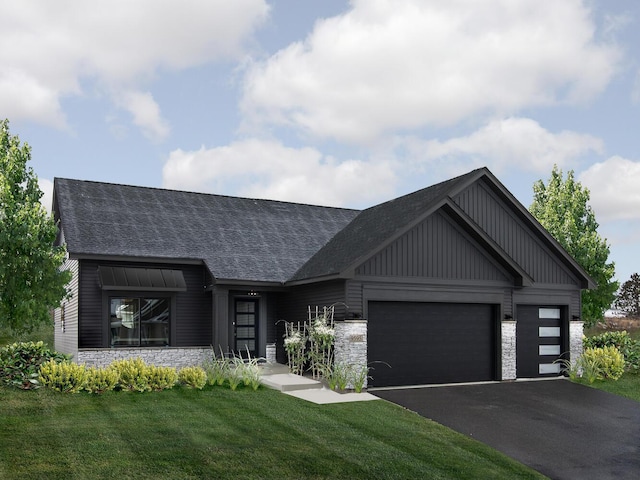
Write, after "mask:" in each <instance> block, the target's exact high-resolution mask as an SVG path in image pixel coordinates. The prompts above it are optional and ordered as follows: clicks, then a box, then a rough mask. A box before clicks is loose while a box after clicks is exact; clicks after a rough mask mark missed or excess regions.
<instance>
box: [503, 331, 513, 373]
mask: <svg viewBox="0 0 640 480" xmlns="http://www.w3.org/2000/svg"><path fill="white" fill-rule="evenodd" d="M515 379H516V321H515V320H503V321H502V380H515Z"/></svg>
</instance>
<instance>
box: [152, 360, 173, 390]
mask: <svg viewBox="0 0 640 480" xmlns="http://www.w3.org/2000/svg"><path fill="white" fill-rule="evenodd" d="M146 373H147V377H148V380H149V387H150V388H151V390H154V391H156V392H159V391H160V390H167V389H169V388H173V386H174V385H175V384H176V381H177V380H178V372H177V371H176V369H175V368H173V367H158V366H156V365H149V366H148V367H147V372H146Z"/></svg>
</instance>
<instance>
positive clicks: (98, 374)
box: [84, 367, 120, 393]
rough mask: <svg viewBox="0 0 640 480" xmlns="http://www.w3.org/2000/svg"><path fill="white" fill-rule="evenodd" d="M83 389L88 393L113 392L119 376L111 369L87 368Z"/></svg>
mask: <svg viewBox="0 0 640 480" xmlns="http://www.w3.org/2000/svg"><path fill="white" fill-rule="evenodd" d="M86 373H87V376H86V379H85V383H84V389H85V390H86V391H87V392H89V393H104V392H108V391H110V390H113V389H114V388H115V387H116V385H118V380H119V379H120V376H119V375H118V371H117V370H116V369H115V368H113V367H107V368H96V367H90V368H87V372H86Z"/></svg>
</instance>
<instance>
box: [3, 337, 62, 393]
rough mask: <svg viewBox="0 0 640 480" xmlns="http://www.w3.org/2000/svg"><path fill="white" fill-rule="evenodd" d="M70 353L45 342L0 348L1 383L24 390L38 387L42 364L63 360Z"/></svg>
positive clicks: (15, 344)
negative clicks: (53, 348) (53, 347)
mask: <svg viewBox="0 0 640 480" xmlns="http://www.w3.org/2000/svg"><path fill="white" fill-rule="evenodd" d="M69 359H70V357H69V356H68V355H64V354H62V353H58V352H55V351H53V350H51V349H50V348H49V347H47V345H46V344H45V343H44V342H19V343H13V344H11V345H7V346H5V347H2V348H0V384H2V385H9V386H13V387H17V388H22V389H24V390H29V389H32V388H37V387H38V374H39V370H40V365H42V364H43V363H45V362H47V361H49V360H55V361H56V362H63V361H65V360H69Z"/></svg>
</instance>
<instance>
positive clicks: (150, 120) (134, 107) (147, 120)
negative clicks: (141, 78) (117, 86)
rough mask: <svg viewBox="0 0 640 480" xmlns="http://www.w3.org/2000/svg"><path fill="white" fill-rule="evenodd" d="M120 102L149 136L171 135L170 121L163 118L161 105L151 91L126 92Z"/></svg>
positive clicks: (161, 138)
mask: <svg viewBox="0 0 640 480" xmlns="http://www.w3.org/2000/svg"><path fill="white" fill-rule="evenodd" d="M118 103H119V104H120V106H121V107H122V108H124V109H125V110H127V111H128V112H129V113H131V115H132V116H133V123H134V124H135V125H137V126H138V127H140V128H141V129H142V132H143V133H144V135H145V136H146V137H147V138H150V139H152V140H163V139H164V138H166V137H167V135H169V130H170V128H169V123H168V122H167V121H166V120H165V119H164V118H162V114H161V113H160V106H159V105H158V104H157V103H156V101H155V100H154V99H153V95H151V93H149V92H132V91H129V92H124V93H122V94H121V95H120V96H119V99H118Z"/></svg>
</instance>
